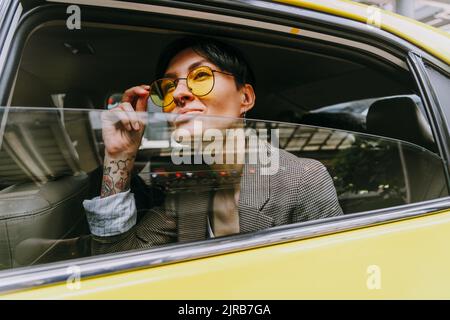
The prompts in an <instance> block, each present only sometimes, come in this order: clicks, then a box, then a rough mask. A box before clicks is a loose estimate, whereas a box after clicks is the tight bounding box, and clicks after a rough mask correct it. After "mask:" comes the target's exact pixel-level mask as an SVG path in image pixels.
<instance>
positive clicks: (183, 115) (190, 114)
mask: <svg viewBox="0 0 450 320" xmlns="http://www.w3.org/2000/svg"><path fill="white" fill-rule="evenodd" d="M203 113H205V109H204V108H199V107H184V108H182V109H181V110H180V111H179V114H178V116H177V117H176V118H175V119H174V121H175V123H180V122H184V121H190V120H192V119H193V118H195V117H196V116H197V115H200V114H203Z"/></svg>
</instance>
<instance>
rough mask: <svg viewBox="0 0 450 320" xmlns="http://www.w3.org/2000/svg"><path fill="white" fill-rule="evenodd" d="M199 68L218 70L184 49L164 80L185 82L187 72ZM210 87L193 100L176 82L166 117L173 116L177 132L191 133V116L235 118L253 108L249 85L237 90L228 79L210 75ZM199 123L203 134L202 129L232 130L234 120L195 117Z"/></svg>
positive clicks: (186, 90) (192, 120)
mask: <svg viewBox="0 0 450 320" xmlns="http://www.w3.org/2000/svg"><path fill="white" fill-rule="evenodd" d="M199 66H208V67H210V68H211V69H212V70H218V71H222V70H220V68H219V67H217V66H216V65H214V64H213V63H211V62H210V61H208V60H207V59H206V58H204V57H202V56H200V55H199V54H197V53H196V52H195V51H194V50H192V49H190V48H188V49H185V50H183V51H181V52H179V53H178V54H177V55H176V56H175V57H174V58H173V59H172V60H171V61H170V63H169V65H168V67H167V70H166V72H165V75H164V77H168V78H186V77H187V75H188V74H189V72H190V71H191V70H193V69H195V68H196V67H199ZM214 79H215V81H214V87H213V89H212V91H211V92H210V93H208V94H207V95H205V96H201V97H198V96H195V95H194V94H193V93H192V92H191V91H189V89H188V87H187V84H186V80H180V81H179V82H178V85H177V87H176V88H175V91H174V92H173V97H174V103H175V108H173V109H172V110H170V113H173V114H176V115H177V116H176V117H175V119H174V122H175V125H176V127H177V128H184V129H188V130H189V131H190V132H193V123H194V121H195V116H218V117H227V118H230V117H232V118H239V117H242V116H243V115H244V113H245V112H246V111H248V110H250V109H251V108H252V107H253V106H254V102H255V94H254V91H253V88H252V87H251V85H249V84H246V85H244V86H243V87H242V88H237V87H236V83H235V80H234V77H233V76H232V75H228V74H224V73H220V72H214ZM199 119H201V121H202V128H203V130H204V129H206V128H216V129H224V128H227V127H230V126H233V123H234V122H235V119H226V118H225V119H224V118H221V119H219V118H214V117H197V121H198V120H199Z"/></svg>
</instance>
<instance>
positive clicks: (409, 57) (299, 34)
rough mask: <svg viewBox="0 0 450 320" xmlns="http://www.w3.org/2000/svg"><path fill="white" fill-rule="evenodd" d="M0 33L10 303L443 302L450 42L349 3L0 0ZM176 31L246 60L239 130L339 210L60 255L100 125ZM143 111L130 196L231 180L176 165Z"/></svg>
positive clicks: (89, 182) (87, 189)
mask: <svg viewBox="0 0 450 320" xmlns="http://www.w3.org/2000/svg"><path fill="white" fill-rule="evenodd" d="M0 30H1V32H0V103H1V105H2V106H3V107H2V108H1V125H0V298H2V299H396V298H401V299H417V298H437V299H441V298H445V299H448V298H450V289H449V288H450V274H449V272H448V270H450V253H449V250H448V244H449V243H450V211H449V208H450V198H449V192H450V189H449V182H450V175H449V160H450V131H449V129H450V126H449V122H448V121H449V120H450V93H449V88H450V78H449V77H450V66H449V64H450V37H449V35H448V34H446V33H444V32H441V31H439V30H437V29H434V28H431V27H429V26H426V25H423V24H421V23H418V22H416V21H413V20H411V19H408V18H404V17H401V16H398V15H395V14H392V13H389V12H385V11H381V10H379V9H377V8H375V7H369V6H366V5H361V4H358V3H354V2H351V1H344V0H336V1H326V0H317V1H309V0H298V1H295V0H292V1H279V2H268V1H262V0H251V1H250V0H248V1H246V0H242V1H213V0H204V1H196V2H180V1H112V0H92V1H85V0H48V1H31V0H30V1H28V0H20V1H18V0H2V1H0ZM184 35H202V36H209V37H212V38H216V39H220V40H222V41H224V42H227V43H230V44H232V45H233V46H235V47H237V48H238V49H240V51H241V52H243V53H244V54H245V55H246V57H247V59H248V60H249V62H250V65H251V67H252V69H253V71H254V73H255V77H256V79H257V81H256V95H257V97H258V99H257V106H256V107H255V108H254V110H252V112H251V113H250V114H249V115H248V118H249V119H252V120H247V121H246V126H248V127H249V128H252V129H254V130H259V129H261V130H262V129H270V130H277V131H276V132H277V135H276V136H275V137H276V140H277V144H278V147H279V148H280V149H284V150H286V151H287V152H289V153H291V154H294V155H296V156H298V157H304V158H311V159H315V160H318V161H320V162H321V163H322V164H323V165H325V167H326V168H327V170H328V172H329V174H330V177H332V181H333V183H334V187H335V189H336V192H337V196H338V200H339V204H340V207H341V208H342V210H343V213H344V214H343V215H340V216H336V217H328V218H324V219H316V220H308V221H284V222H283V223H276V222H275V221H272V220H271V219H269V218H271V217H267V216H263V215H261V216H259V217H260V218H259V219H261V220H260V221H259V222H258V223H261V224H264V226H265V228H264V230H258V231H250V232H245V233H238V234H232V235H228V236H223V237H216V238H208V239H205V240H199V241H184V242H175V243H171V244H166V245H162V246H156V247H148V248H144V249H137V250H127V251H121V252H114V253H109V254H98V255H93V254H92V255H89V256H78V255H77V254H75V253H74V252H72V251H71V250H70V249H67V247H64V246H61V244H62V243H65V242H64V241H65V240H66V239H74V238H75V239H77V238H79V237H83V236H89V233H90V232H89V228H88V224H87V221H86V214H85V210H84V208H83V206H82V203H83V201H84V200H86V199H91V198H92V197H94V196H95V195H96V194H98V192H99V190H100V183H101V177H102V176H101V170H102V162H103V154H104V144H103V140H102V125H101V119H102V114H103V113H105V110H106V109H108V108H111V107H114V106H115V105H116V103H117V97H119V99H120V94H119V93H121V92H123V91H124V90H125V89H127V88H129V87H131V86H133V85H136V84H141V83H149V82H150V81H151V80H152V78H153V75H154V68H155V61H156V59H157V57H158V55H159V53H160V52H161V50H162V49H163V48H164V47H165V45H166V44H168V43H169V42H170V41H172V40H174V39H176V38H179V37H181V36H184ZM153 107H154V106H151V107H149V108H150V111H158V110H159V111H160V109H152V108H153ZM149 115H150V116H149V118H148V123H147V129H146V131H145V134H144V138H143V140H142V144H141V147H140V150H139V155H138V158H137V160H136V163H137V166H136V169H137V172H136V176H135V184H141V186H143V188H144V190H147V191H148V190H153V189H155V190H159V191H160V192H161V193H164V192H166V193H167V192H172V191H174V190H175V191H187V190H191V189H195V188H196V187H198V186H199V185H201V184H205V185H208V184H210V183H212V184H214V183H215V182H217V181H222V182H226V183H228V182H230V181H233V179H235V178H236V173H235V172H233V171H220V170H219V171H214V170H212V169H206V170H200V171H198V170H197V171H196V170H194V169H192V168H187V167H178V166H177V165H174V164H173V163H171V162H170V154H171V151H172V149H173V147H174V145H173V144H170V143H169V142H170V138H169V137H168V133H170V132H169V131H170V126H169V125H168V121H167V119H166V116H167V115H166V114H165V113H161V112H153V113H149ZM273 139H275V138H273ZM272 142H273V141H272ZM211 181H213V182H211ZM287 187H288V186H287ZM132 188H133V186H132ZM132 190H133V189H132ZM268 192H270V190H269V191H268ZM147 195H148V194H146V193H144V194H143V195H142V197H141V198H140V199H141V200H142V201H141V202H139V203H138V204H137V205H138V207H139V206H141V207H142V208H144V209H145V208H148V207H149V206H151V205H153V204H149V203H148V202H149V201H147V200H148V198H147ZM153 195H154V194H153ZM270 196H273V197H277V196H280V195H278V194H271V195H270ZM264 219H266V220H264ZM255 311H256V310H255ZM259 311H261V312H263V311H264V308H263V307H262V309H261V310H259Z"/></svg>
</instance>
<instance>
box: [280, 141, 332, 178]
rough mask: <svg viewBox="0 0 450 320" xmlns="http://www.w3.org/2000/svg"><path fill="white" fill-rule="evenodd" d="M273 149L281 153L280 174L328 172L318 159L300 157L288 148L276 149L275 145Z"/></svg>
mask: <svg viewBox="0 0 450 320" xmlns="http://www.w3.org/2000/svg"><path fill="white" fill-rule="evenodd" d="M272 150H273V151H275V150H277V152H278V153H279V170H278V174H280V175H281V176H283V175H291V176H292V175H294V176H297V177H298V176H314V175H317V174H320V175H322V174H324V173H328V171H327V169H326V167H325V166H324V165H323V164H322V163H321V162H320V161H318V160H315V159H310V158H303V157H298V156H296V155H294V154H292V153H290V152H288V151H286V150H282V149H275V148H274V147H272Z"/></svg>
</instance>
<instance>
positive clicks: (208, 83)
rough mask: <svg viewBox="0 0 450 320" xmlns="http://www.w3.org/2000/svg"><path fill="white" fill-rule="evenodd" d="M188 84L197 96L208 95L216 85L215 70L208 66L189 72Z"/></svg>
mask: <svg viewBox="0 0 450 320" xmlns="http://www.w3.org/2000/svg"><path fill="white" fill-rule="evenodd" d="M187 84H188V87H189V88H190V89H191V90H192V93H193V94H195V95H196V96H200V97H201V96H204V95H207V94H208V93H210V92H211V90H212V88H213V86H214V75H213V72H212V71H211V69H210V68H208V67H200V68H197V69H194V70H192V71H191V72H190V73H189V76H188V78H187Z"/></svg>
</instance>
